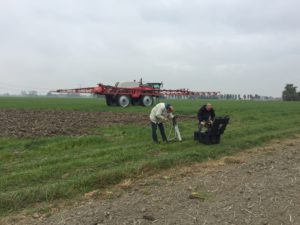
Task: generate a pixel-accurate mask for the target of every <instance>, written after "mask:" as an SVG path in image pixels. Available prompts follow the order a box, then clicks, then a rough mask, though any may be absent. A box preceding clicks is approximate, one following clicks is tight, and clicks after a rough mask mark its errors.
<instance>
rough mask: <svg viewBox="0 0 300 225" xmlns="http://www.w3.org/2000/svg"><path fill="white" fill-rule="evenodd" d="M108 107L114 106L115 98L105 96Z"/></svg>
mask: <svg viewBox="0 0 300 225" xmlns="http://www.w3.org/2000/svg"><path fill="white" fill-rule="evenodd" d="M105 100H106V105H108V106H112V105H113V98H112V96H111V95H105Z"/></svg>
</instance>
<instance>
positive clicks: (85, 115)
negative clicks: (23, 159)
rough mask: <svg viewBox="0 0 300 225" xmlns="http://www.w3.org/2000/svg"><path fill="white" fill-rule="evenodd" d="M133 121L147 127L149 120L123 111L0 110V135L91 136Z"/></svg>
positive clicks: (141, 115)
mask: <svg viewBox="0 0 300 225" xmlns="http://www.w3.org/2000/svg"><path fill="white" fill-rule="evenodd" d="M133 122H134V123H135V124H146V123H147V122H148V117H147V115H145V114H140V113H135V114H132V113H124V112H122V113H121V112H81V111H62V110H19V109H18V110H15V109H4V110H3V109H1V110H0V136H6V137H9V136H10V137H11V136H12V137H45V136H46V137H47V136H58V135H67V136H81V135H87V134H92V133H93V128H96V127H101V126H104V125H111V124H129V123H133Z"/></svg>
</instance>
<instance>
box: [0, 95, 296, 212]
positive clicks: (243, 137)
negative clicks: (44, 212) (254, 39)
mask: <svg viewBox="0 0 300 225" xmlns="http://www.w3.org/2000/svg"><path fill="white" fill-rule="evenodd" d="M84 100H86V99H84ZM76 103H78V102H76ZM102 103H103V102H102ZM102 103H101V104H102ZM23 104H24V105H26V104H25V103H23ZM74 104H75V103H74V102H73V103H72V104H71V103H70V105H72V107H76V105H74ZM173 104H174V106H175V108H176V109H177V112H179V113H181V114H195V111H196V110H197V108H198V106H199V104H200V102H199V101H176V102H173ZM214 104H215V105H216V109H217V113H218V114H229V115H230V116H231V124H230V125H229V126H228V128H227V130H226V131H225V134H224V136H223V137H222V143H221V144H220V145H215V146H205V145H201V144H198V143H195V142H194V141H193V131H194V130H195V129H196V121H187V122H181V123H180V122H179V125H180V129H181V132H182V136H183V137H184V141H183V142H182V143H169V144H162V145H154V144H153V143H152V142H151V140H150V127H148V126H144V127H143V126H137V125H127V126H122V125H119V126H110V127H101V128H98V129H101V133H102V135H101V136H86V137H54V138H39V139H12V138H0V161H1V164H0V190H1V192H0V215H5V214H6V215H7V214H8V213H10V212H15V211H17V210H20V209H22V208H26V207H30V206H33V205H34V204H35V203H39V202H51V201H53V200H55V199H67V198H73V197H75V196H78V195H80V194H82V193H85V192H89V191H91V190H93V189H98V188H103V187H107V186H108V185H111V184H116V183H118V182H120V181H121V180H122V179H125V178H129V177H135V176H137V175H139V174H141V173H144V172H155V171H156V170H160V169H165V168H170V167H172V166H175V165H176V166H177V165H187V164H190V163H193V162H199V161H203V160H207V159H208V158H216V157H219V156H220V155H231V154H233V153H235V152H237V151H241V150H243V149H247V148H250V147H254V146H259V145H262V144H264V143H266V142H267V141H269V140H272V139H279V138H287V137H293V135H295V134H299V133H300V104H298V103H293V102H291V103H285V102H222V101H220V102H219V101H216V102H214ZM28 105H30V104H28V103H27V106H28ZM46 106H47V105H45V108H47V107H46ZM86 107H88V105H87V106H86ZM25 108H26V107H25ZM28 108H30V107H28ZM38 108H39V107H38ZM40 108H43V107H41V106H40ZM48 108H51V104H50V106H49V104H48ZM61 109H67V108H64V107H62V108H61ZM83 109H84V108H83ZM83 109H82V110H83ZM99 109H100V110H101V108H99ZM105 110H108V109H107V108H105ZM111 110H113V111H114V110H129V111H144V112H146V111H149V109H147V108H144V107H131V108H130V109H120V108H112V109H111ZM169 129H170V125H168V126H167V129H166V130H167V132H168V131H169Z"/></svg>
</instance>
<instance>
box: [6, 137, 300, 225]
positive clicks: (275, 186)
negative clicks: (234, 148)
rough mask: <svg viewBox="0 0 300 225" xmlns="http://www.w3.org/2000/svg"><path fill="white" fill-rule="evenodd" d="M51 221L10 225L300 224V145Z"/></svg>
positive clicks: (168, 178)
mask: <svg viewBox="0 0 300 225" xmlns="http://www.w3.org/2000/svg"><path fill="white" fill-rule="evenodd" d="M130 186H131V189H129V190H127V191H125V192H123V194H122V195H121V196H120V197H118V198H114V199H111V200H109V199H108V200H101V199H100V200H99V199H98V200H97V199H95V200H91V199H89V200H88V201H86V202H84V203H82V204H80V205H79V206H76V207H74V208H73V209H68V210H65V211H63V212H60V213H56V214H54V215H52V216H50V217H49V218H43V217H40V218H37V219H33V218H31V219H27V220H24V221H19V223H16V222H15V221H14V222H13V223H11V224H19V225H24V224H35V225H38V224H39V225H46V224H47V225H60V224H70V225H71V224H72V225H79V224H82V225H83V224H84V225H97V224H99V225H100V224H110V225H112V224H116V225H122V224H145V225H146V224H166V225H167V224H168V225H171V224H178V225H184V224H200V225H208V224H211V225H216V224H224V225H225V224H235V225H243V224H253V225H268V224H269V225H277V224H278V225H281V224H295V225H299V224H300V139H297V140H293V141H285V142H277V143H273V144H271V145H269V146H267V147H264V148H260V149H254V150H250V151H247V152H245V153H241V154H238V155H237V156H235V157H232V158H225V159H222V160H219V161H212V162H208V163H205V164H197V165H194V166H192V167H188V168H181V169H173V170H171V171H167V172H163V173H161V174H159V175H156V176H154V177H151V178H147V179H142V180H139V181H137V182H135V183H134V184H132V185H130Z"/></svg>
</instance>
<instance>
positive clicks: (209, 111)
mask: <svg viewBox="0 0 300 225" xmlns="http://www.w3.org/2000/svg"><path fill="white" fill-rule="evenodd" d="M215 116H216V115H215V111H214V109H213V106H212V104H210V103H207V104H206V105H203V106H202V107H201V108H200V109H199V111H198V120H199V129H200V130H201V129H202V127H207V125H209V124H211V123H212V121H213V120H214V119H215Z"/></svg>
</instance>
